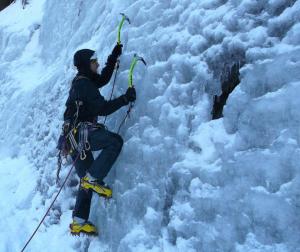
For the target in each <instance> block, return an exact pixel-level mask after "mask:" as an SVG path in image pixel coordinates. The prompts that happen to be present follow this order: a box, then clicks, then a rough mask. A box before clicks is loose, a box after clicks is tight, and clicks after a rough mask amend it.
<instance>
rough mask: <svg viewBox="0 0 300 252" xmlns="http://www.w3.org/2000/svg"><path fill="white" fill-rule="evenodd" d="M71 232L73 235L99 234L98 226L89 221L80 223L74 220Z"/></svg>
mask: <svg viewBox="0 0 300 252" xmlns="http://www.w3.org/2000/svg"><path fill="white" fill-rule="evenodd" d="M70 232H71V234H72V235H80V234H81V233H84V234H87V235H95V236H96V235H98V232H97V229H96V227H95V226H94V225H93V224H92V223H91V222H88V221H87V222H85V223H83V224H79V223H77V222H76V221H74V220H73V222H72V223H71V224H70Z"/></svg>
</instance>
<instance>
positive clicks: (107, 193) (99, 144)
mask: <svg viewBox="0 0 300 252" xmlns="http://www.w3.org/2000/svg"><path fill="white" fill-rule="evenodd" d="M121 54H122V45H121V44H117V45H116V46H115V47H114V49H113V51H112V53H111V55H110V56H109V57H108V59H107V62H106V65H105V66H104V68H103V69H102V71H101V74H98V73H97V69H98V67H99V63H98V61H97V55H96V52H95V51H93V50H89V49H82V50H79V51H77V52H76V53H75V55H74V65H75V66H76V67H77V70H78V73H77V75H76V77H75V78H74V80H73V81H72V86H71V88H70V92H69V97H68V99H67V102H66V110H65V112H64V120H65V125H73V126H74V125H75V126H76V127H75V128H76V132H75V134H74V136H75V140H76V142H75V143H77V144H78V146H81V147H82V145H84V148H85V150H86V151H85V152H84V153H83V154H84V155H83V156H82V155H81V154H80V153H79V151H74V152H73V153H72V154H71V156H72V159H73V161H75V169H76V172H77V174H78V176H79V177H80V185H79V190H78V194H77V198H76V204H75V208H74V210H73V222H72V223H71V224H70V231H71V233H72V234H75V235H76V234H80V233H87V234H91V235H95V234H97V233H98V232H97V229H96V227H95V226H94V225H93V224H92V223H91V222H90V221H89V213H90V206H91V199H92V194H93V192H94V193H97V194H98V195H99V196H102V197H104V198H110V197H112V190H111V189H110V188H109V186H107V185H106V184H105V183H104V182H103V179H104V178H105V177H106V175H107V174H108V172H109V171H110V169H111V167H112V165H113V164H114V162H115V161H116V159H117V157H118V155H119V153H120V151H121V149H122V145H123V139H122V137H121V136H120V135H118V134H116V133H113V132H111V131H109V130H107V129H106V128H105V126H104V125H103V124H99V123H97V116H106V115H110V114H112V113H114V112H115V111H117V110H118V109H119V108H121V107H123V106H125V105H127V104H129V102H133V101H135V99H136V92H135V89H134V87H132V88H128V89H127V91H126V93H125V94H124V95H121V96H120V97H118V98H116V99H113V100H110V101H106V100H105V99H104V97H103V96H102V95H101V94H100V92H99V88H101V87H103V86H104V85H106V84H107V83H108V82H109V81H110V79H111V76H112V74H113V71H114V68H115V64H116V62H117V59H118V57H119V56H120V55H121ZM80 144H81V145H80ZM78 148H79V147H78ZM98 150H102V152H101V153H100V154H99V155H98V157H97V158H95V159H94V158H93V155H92V151H98ZM78 156H80V158H78ZM76 158H77V159H76Z"/></svg>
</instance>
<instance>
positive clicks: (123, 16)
mask: <svg viewBox="0 0 300 252" xmlns="http://www.w3.org/2000/svg"><path fill="white" fill-rule="evenodd" d="M120 15H122V20H121V22H120V24H119V28H118V42H117V43H118V44H121V30H122V27H123V25H124V22H125V20H126V21H127V22H128V23H129V24H130V19H129V18H128V17H127V16H126V15H125V14H124V13H120Z"/></svg>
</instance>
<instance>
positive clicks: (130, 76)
mask: <svg viewBox="0 0 300 252" xmlns="http://www.w3.org/2000/svg"><path fill="white" fill-rule="evenodd" d="M138 61H141V62H142V63H144V65H145V66H147V63H146V61H145V60H144V58H143V57H140V56H138V55H137V54H136V53H135V54H134V56H133V59H132V61H131V65H130V69H129V74H128V87H129V88H132V87H133V71H134V68H135V66H136V64H137V63H138ZM133 106H134V102H130V103H129V107H128V110H127V112H126V115H125V117H124V119H123V120H122V122H121V123H120V126H119V128H118V131H117V133H118V134H119V132H120V129H121V127H122V126H123V124H124V123H125V122H126V119H127V118H129V117H130V112H131V110H132V108H133Z"/></svg>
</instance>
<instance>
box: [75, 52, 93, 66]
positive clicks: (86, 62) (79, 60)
mask: <svg viewBox="0 0 300 252" xmlns="http://www.w3.org/2000/svg"><path fill="white" fill-rule="evenodd" d="M94 54H95V51H93V50H90V49H81V50H79V51H77V52H76V53H75V54H74V66H76V67H77V68H78V69H80V68H83V69H85V68H89V67H90V60H91V58H92V56H93V55H94Z"/></svg>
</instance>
